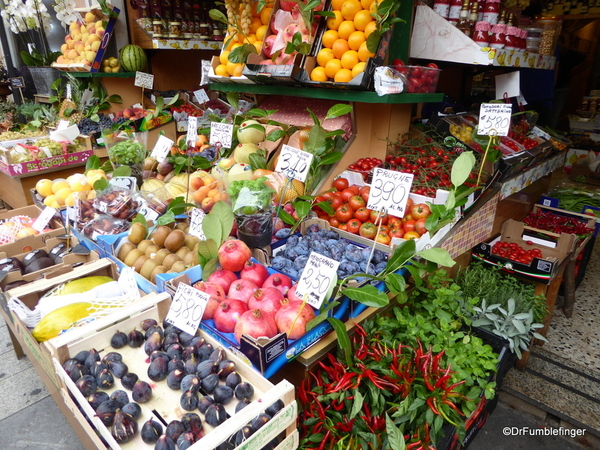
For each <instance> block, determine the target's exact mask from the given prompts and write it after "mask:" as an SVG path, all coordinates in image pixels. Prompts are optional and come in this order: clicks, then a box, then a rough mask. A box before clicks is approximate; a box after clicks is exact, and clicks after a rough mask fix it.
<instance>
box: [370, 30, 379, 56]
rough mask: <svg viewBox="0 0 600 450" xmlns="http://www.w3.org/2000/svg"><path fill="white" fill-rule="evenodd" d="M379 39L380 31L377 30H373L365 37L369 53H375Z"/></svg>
mask: <svg viewBox="0 0 600 450" xmlns="http://www.w3.org/2000/svg"><path fill="white" fill-rule="evenodd" d="M380 40H381V32H380V31H379V30H375V31H373V32H372V33H371V34H370V35H369V37H368V38H367V49H368V50H369V51H370V52H371V53H377V49H378V48H379V41H380Z"/></svg>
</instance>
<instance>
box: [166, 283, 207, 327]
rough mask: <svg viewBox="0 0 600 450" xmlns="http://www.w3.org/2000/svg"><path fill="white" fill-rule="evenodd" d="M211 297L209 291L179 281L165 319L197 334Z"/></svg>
mask: <svg viewBox="0 0 600 450" xmlns="http://www.w3.org/2000/svg"><path fill="white" fill-rule="evenodd" d="M209 298H210V295H208V294H207V293H205V292H202V291H200V290H198V289H196V288H193V287H192V286H190V285H188V284H185V283H179V286H177V291H175V295H174V296H173V302H172V303H171V308H169V312H168V313H167V317H166V318H165V321H166V322H167V323H170V324H171V325H173V326H175V327H177V328H179V329H180V330H181V331H185V332H186V333H189V334H191V335H192V336H193V335H195V334H196V330H197V329H198V326H199V325H200V320H201V319H202V314H204V309H205V308H206V305H207V303H208V299H209Z"/></svg>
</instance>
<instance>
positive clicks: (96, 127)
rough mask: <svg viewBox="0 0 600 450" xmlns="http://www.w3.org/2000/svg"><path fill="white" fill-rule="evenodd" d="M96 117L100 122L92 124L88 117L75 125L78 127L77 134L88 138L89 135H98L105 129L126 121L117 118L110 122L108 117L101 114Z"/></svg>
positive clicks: (122, 118)
mask: <svg viewBox="0 0 600 450" xmlns="http://www.w3.org/2000/svg"><path fill="white" fill-rule="evenodd" d="M98 117H100V120H99V121H98V122H94V121H93V120H92V119H90V118H88V117H86V118H84V119H82V120H81V121H80V122H79V123H78V124H77V126H78V127H79V132H80V133H81V134H84V135H86V136H89V135H91V134H94V133H98V132H100V131H102V130H104V129H105V128H110V127H111V126H112V125H113V124H115V123H117V124H120V123H123V122H126V121H127V119H126V118H124V117H117V118H115V120H112V119H111V118H110V117H108V116H107V115H106V114H103V113H100V114H98Z"/></svg>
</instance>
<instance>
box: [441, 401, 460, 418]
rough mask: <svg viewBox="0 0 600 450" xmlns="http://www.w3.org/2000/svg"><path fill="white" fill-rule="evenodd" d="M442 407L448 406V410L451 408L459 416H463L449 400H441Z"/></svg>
mask: <svg viewBox="0 0 600 450" xmlns="http://www.w3.org/2000/svg"><path fill="white" fill-rule="evenodd" d="M443 403H444V405H448V406H449V407H450V408H452V409H453V410H454V411H456V412H457V413H458V414H459V415H461V416H464V414H463V412H462V411H460V410H459V409H458V408H457V407H456V405H455V404H454V403H452V402H451V401H450V400H448V399H446V400H443Z"/></svg>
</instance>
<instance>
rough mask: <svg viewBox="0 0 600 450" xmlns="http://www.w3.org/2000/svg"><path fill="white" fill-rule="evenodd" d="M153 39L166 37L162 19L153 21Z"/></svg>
mask: <svg viewBox="0 0 600 450" xmlns="http://www.w3.org/2000/svg"><path fill="white" fill-rule="evenodd" d="M152 37H153V38H155V39H158V38H163V37H165V29H164V27H163V21H162V19H154V20H153V21H152Z"/></svg>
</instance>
